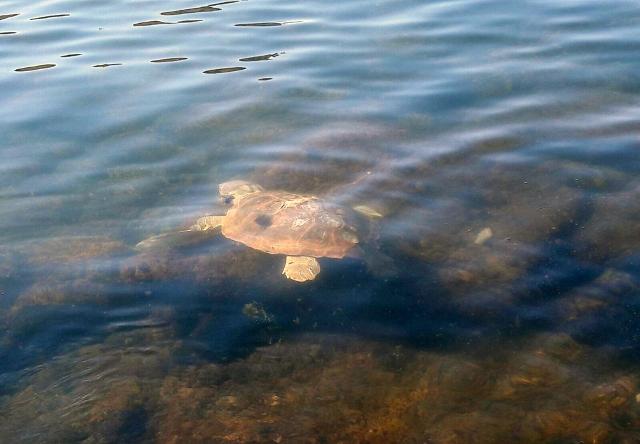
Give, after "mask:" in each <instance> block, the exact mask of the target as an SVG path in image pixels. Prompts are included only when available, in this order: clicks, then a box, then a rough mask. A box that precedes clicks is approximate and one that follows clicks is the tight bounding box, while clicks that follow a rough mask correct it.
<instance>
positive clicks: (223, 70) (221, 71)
mask: <svg viewBox="0 0 640 444" xmlns="http://www.w3.org/2000/svg"><path fill="white" fill-rule="evenodd" d="M243 69H247V68H245V67H244V66H232V67H230V68H216V69H207V70H206V71H203V73H204V74H224V73H227V72H235V71H242V70H243Z"/></svg>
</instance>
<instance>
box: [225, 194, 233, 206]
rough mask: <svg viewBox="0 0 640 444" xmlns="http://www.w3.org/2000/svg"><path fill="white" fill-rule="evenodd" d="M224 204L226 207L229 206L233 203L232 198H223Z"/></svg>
mask: <svg viewBox="0 0 640 444" xmlns="http://www.w3.org/2000/svg"><path fill="white" fill-rule="evenodd" d="M224 203H225V204H227V205H230V204H232V203H233V196H225V197H224Z"/></svg>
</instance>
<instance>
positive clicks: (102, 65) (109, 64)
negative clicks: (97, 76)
mask: <svg viewBox="0 0 640 444" xmlns="http://www.w3.org/2000/svg"><path fill="white" fill-rule="evenodd" d="M119 65H122V63H102V64H100V65H93V68H106V67H107V66H119Z"/></svg>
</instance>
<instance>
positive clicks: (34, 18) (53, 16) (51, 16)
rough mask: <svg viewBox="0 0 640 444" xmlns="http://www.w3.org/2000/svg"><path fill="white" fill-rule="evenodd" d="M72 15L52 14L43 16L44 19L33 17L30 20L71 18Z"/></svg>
mask: <svg viewBox="0 0 640 444" xmlns="http://www.w3.org/2000/svg"><path fill="white" fill-rule="evenodd" d="M70 15H71V14H51V15H43V16H42V17H33V18H30V19H29V20H44V19H50V18H56V17H69V16H70Z"/></svg>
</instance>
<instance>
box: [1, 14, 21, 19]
mask: <svg viewBox="0 0 640 444" xmlns="http://www.w3.org/2000/svg"><path fill="white" fill-rule="evenodd" d="M16 15H20V14H3V15H0V20H4V19H8V18H11V17H15V16H16Z"/></svg>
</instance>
